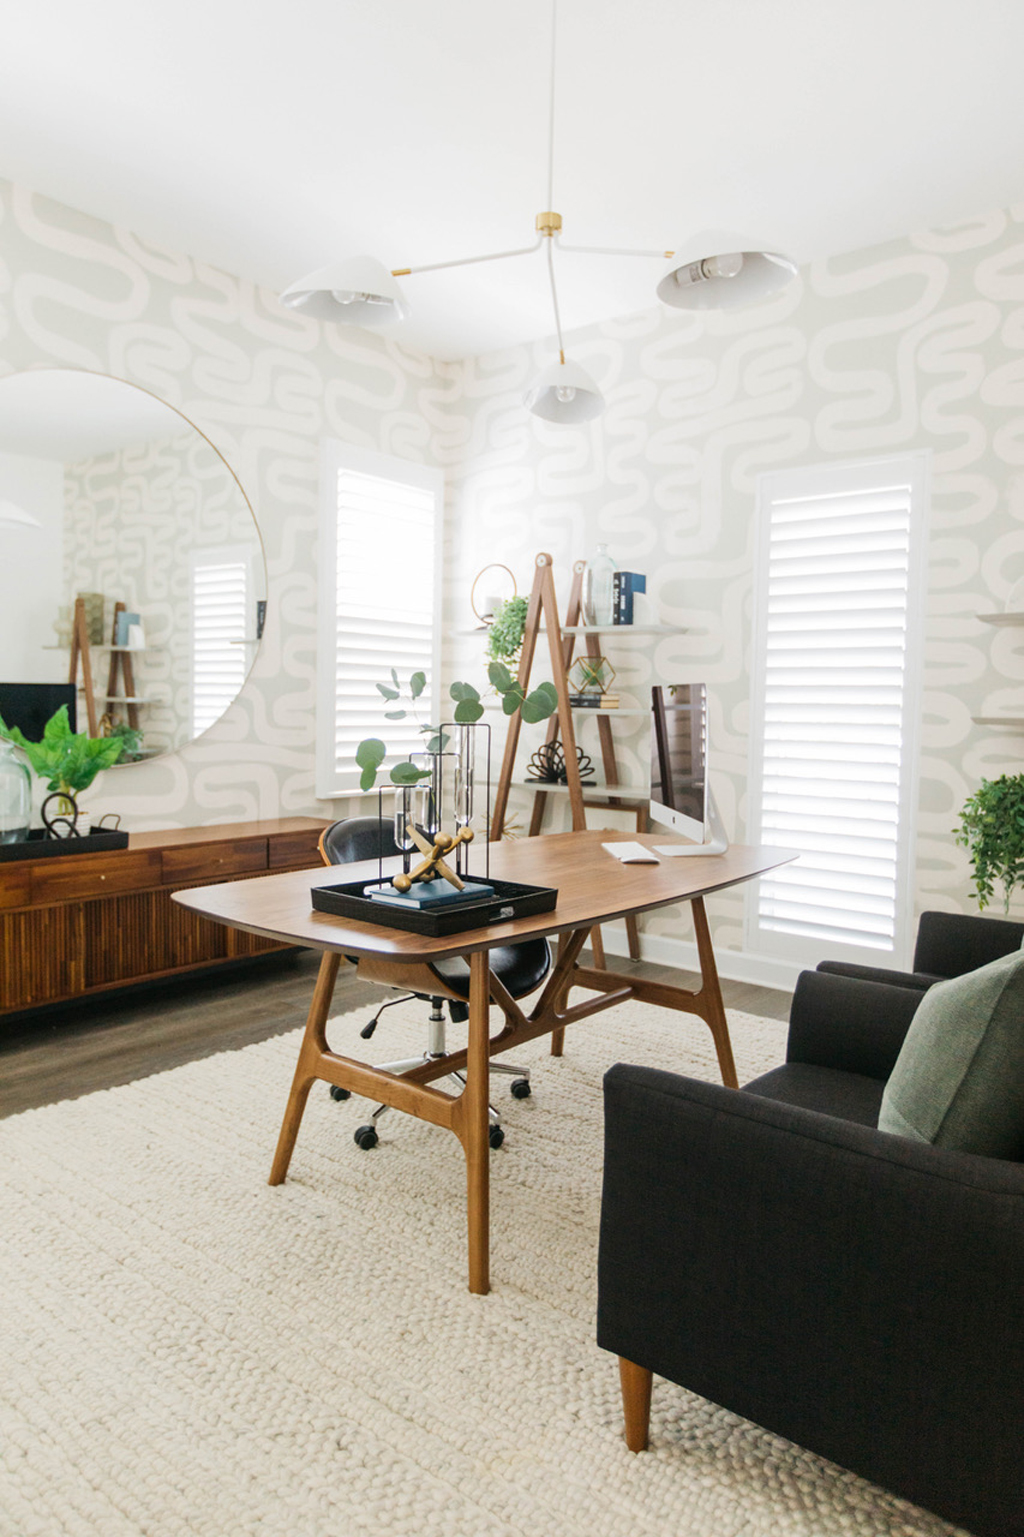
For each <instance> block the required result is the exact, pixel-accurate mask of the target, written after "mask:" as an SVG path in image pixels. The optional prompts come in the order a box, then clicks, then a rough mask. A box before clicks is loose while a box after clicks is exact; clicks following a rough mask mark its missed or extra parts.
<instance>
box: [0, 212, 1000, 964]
mask: <svg viewBox="0 0 1024 1537" xmlns="http://www.w3.org/2000/svg"><path fill="white" fill-rule="evenodd" d="M1022 225H1024V209H1009V210H1004V211H999V212H994V213H991V214H988V215H986V216H984V217H979V218H977V219H975V220H972V221H970V222H967V223H965V224H963V225H962V226H960V227H958V228H956V229H951V230H945V231H941V232H930V233H926V234H920V235H914V236H910V237H908V238H906V239H904V240H900V241H897V242H893V243H891V244H888V245H885V246H881V247H877V248H873V249H870V250H866V251H858V252H854V253H852V254H850V255H847V256H843V257H841V258H837V259H835V260H832V261H829V262H824V263H819V264H813V265H811V266H809V267H805V268H803V269H802V272H801V280H800V281H799V283H797V284H795V285H794V286H793V287H792V288H791V289H790V290H789V291H787V292H785V293H783V294H782V295H779V296H778V297H776V298H775V299H773V300H770V301H768V302H766V303H765V304H763V305H762V306H760V307H759V308H758V309H756V310H754V311H747V312H739V313H730V314H725V315H717V316H710V317H690V316H687V315H685V314H684V313H682V312H669V311H665V310H662V309H660V308H659V309H648V310H644V311H642V312H640V313H638V314H635V315H630V316H626V317H623V318H622V319H620V320H617V321H614V322H611V323H607V324H603V325H599V326H594V327H590V328H588V329H586V330H584V331H581V332H579V333H577V334H576V335H574V336H572V337H571V338H570V339H569V352H570V355H571V356H573V357H575V358H578V360H579V361H580V362H581V363H583V365H584V366H585V367H586V368H588V369H589V370H590V371H591V372H592V373H593V374H594V375H595V376H596V378H597V379H598V381H599V383H600V384H601V387H602V389H603V390H604V392H605V394H606V396H607V399H608V410H607V412H606V414H605V416H604V417H603V418H602V419H601V420H600V421H598V422H596V423H591V424H587V425H586V426H583V427H579V428H569V429H564V428H555V427H553V426H550V425H549V424H546V423H542V422H540V421H537V420H535V419H534V418H531V417H529V416H528V415H527V414H526V413H525V412H524V411H523V410H522V408H521V406H520V404H519V396H520V393H521V391H522V389H523V387H524V386H525V384H526V383H527V381H528V380H529V378H530V377H531V376H532V374H533V373H534V372H535V370H537V369H538V368H539V367H540V366H541V365H542V364H543V363H544V362H546V361H547V360H548V359H549V358H550V356H551V348H550V345H549V344H548V343H543V344H537V345H535V346H530V347H521V348H516V349H512V350H509V351H506V352H502V353H500V354H493V355H488V356H485V357H480V358H474V359H470V360H467V361H466V362H465V363H463V364H444V363H437V362H434V361H432V360H430V359H428V358H426V357H423V356H421V355H418V354H414V353H412V352H407V351H404V350H403V349H402V347H401V345H400V342H399V341H398V340H397V339H396V337H398V336H400V332H399V333H395V337H391V336H386V335H381V334H377V333H372V334H371V333H358V332H355V333H345V332H343V331H341V330H338V329H333V330H332V329H329V328H327V327H323V326H321V325H320V324H319V323H317V322H315V321H311V320H308V319H305V318H303V317H300V316H298V315H295V314H293V313H290V312H288V311H285V310H284V309H282V308H281V306H280V305H279V304H278V303H277V301H276V299H275V297H274V296H273V295H272V294H269V293H267V292H264V291H261V290H259V289H258V288H256V287H255V286H254V285H252V284H251V283H247V282H246V281H245V280H244V279H239V278H234V277H230V276H227V275H226V274H224V273H222V272H219V271H216V270H215V269H213V268H210V267H207V266H204V265H203V264H201V263H198V262H194V261H192V260H190V259H189V258H187V257H185V256H181V255H177V254H175V253H171V252H167V251H163V250H159V249H156V248H154V247H152V246H149V245H147V244H146V243H145V242H144V241H141V240H139V239H138V238H137V237H135V236H134V235H132V234H130V233H129V232H127V231H125V230H121V229H112V228H110V227H109V226H107V225H106V224H104V223H102V222H101V221H98V220H95V219H93V218H91V217H89V216H87V215H84V214H81V213H78V212H74V211H72V210H69V209H67V208H65V207H62V206H61V205H59V204H56V203H53V202H50V201H48V200H47V199H44V198H40V197H37V196H34V195H32V194H31V193H29V192H27V191H24V190H22V189H18V188H11V187H9V186H6V185H4V184H2V183H0V371H3V372H10V371H14V370H17V369H23V368H30V367H34V366H39V365H50V366H53V365H59V366H70V367H81V368H90V369H97V370H100V371H102V372H108V373H111V374H114V375H115V376H117V377H120V378H125V379H129V380H131V381H133V382H136V383H139V384H142V385H144V386H145V387H146V388H148V389H151V390H152V391H154V393H156V394H157V395H159V396H161V397H162V398H163V399H165V400H167V401H169V402H170V403H171V404H172V405H175V406H177V407H178V408H179V409H180V410H181V411H183V412H184V413H185V414H186V415H187V416H188V417H189V418H190V419H191V420H193V421H194V422H195V423H196V424H197V425H198V426H199V427H200V428H201V430H202V431H203V432H205V433H207V434H208V435H209V436H210V438H211V439H212V440H213V441H214V442H215V443H216V445H217V447H218V448H219V449H220V450H221V452H222V453H223V454H224V456H225V458H226V459H227V460H228V462H229V463H230V464H231V466H232V468H233V469H234V470H235V471H236V473H237V474H238V476H239V478H240V480H241V482H242V484H243V486H244V487H245V489H246V491H247V493H248V495H249V497H250V500H251V501H252V503H253V505H254V508H255V511H256V516H257V519H258V522H259V525H260V530H261V533H262V536H263V539H264V544H265V547H266V551H267V559H268V574H269V598H270V609H269V616H270V617H269V620H268V626H267V633H266V637H265V640H264V643H263V645H262V647H261V649H260V653H259V656H258V658H257V661H256V665H255V667H254V669H253V672H252V674H251V675H250V678H249V680H248V683H247V685H246V687H245V689H244V690H243V692H242V694H241V696H240V698H239V700H238V702H237V703H236V704H235V705H234V706H233V707H232V709H231V710H230V711H229V712H228V713H227V715H226V716H225V717H224V718H223V719H222V720H221V721H220V722H219V723H218V724H217V726H216V727H214V728H213V729H211V730H210V731H209V732H208V733H206V735H205V736H204V737H203V738H202V739H201V740H200V741H199V742H197V743H195V744H194V745H193V746H191V747H189V748H187V749H185V750H184V751H182V752H181V753H179V754H173V755H170V756H169V757H167V758H164V759H161V760H158V762H156V763H154V764H150V765H141V766H138V767H129V768H125V769H122V770H115V771H114V772H113V773H112V774H111V775H108V776H106V779H105V780H104V781H102V782H101V785H100V787H99V788H98V790H97V792H96V800H97V801H101V802H102V803H103V807H104V809H105V808H106V806H107V805H108V804H112V803H113V802H114V801H115V800H116V802H117V805H118V808H119V809H121V810H122V811H123V812H124V813H125V815H126V819H127V821H128V823H129V825H131V826H135V827H140V828H141V827H152V826H160V825H174V824H180V823H190V822H210V821H218V820H234V819H241V818H245V817H249V816H264V815H265V816H273V815H278V814H287V813H291V812H307V813H311V812H316V811H322V812H324V813H325V814H329V812H330V810H331V807H330V806H326V805H324V804H323V803H317V802H316V800H315V799H314V796H313V676H314V652H315V634H314V621H315V560H316V551H315V508H316V483H317V449H318V443H319V440H320V438H321V436H322V435H324V434H335V435H337V436H339V437H341V438H343V439H345V440H346V441H349V442H353V443H359V444H363V445H364V446H366V447H370V448H374V449H377V450H379V451H381V452H385V453H393V454H398V455H402V456H404V457H407V458H412V459H416V460H420V461H423V462H426V463H433V464H436V465H439V466H440V467H441V468H443V469H444V470H445V472H446V475H447V476H448V478H449V487H450V492H449V495H450V518H449V525H448V530H447V545H446V571H447V588H446V632H447V645H446V669H447V670H448V672H449V673H453V672H459V673H463V674H465V675H467V676H471V677H474V678H476V677H479V676H481V675H482V673H483V659H482V647H481V645H480V642H479V638H476V639H474V638H473V636H472V634H471V633H470V632H471V630H472V627H473V624H474V623H475V621H474V619H473V616H472V613H471V611H470V608H469V590H470V584H471V582H472V578H473V576H474V575H475V573H476V571H477V570H479V568H480V567H481V566H483V565H485V564H486V563H488V562H489V561H495V560H502V561H505V562H507V563H508V564H509V565H510V566H512V567H513V569H514V570H515V572H516V574H517V577H518V579H519V583H520V587H521V588H522V587H523V586H525V585H527V584H528V582H529V580H530V574H531V570H532V564H533V558H534V555H535V554H536V552H537V551H538V550H549V551H550V552H551V553H552V555H553V556H554V558H555V561H556V563H557V567H558V570H559V573H560V588H561V593H562V597H563V599H564V595H565V591H566V588H567V583H568V574H569V568H570V566H571V562H572V561H573V560H574V559H576V558H579V557H581V556H585V555H587V554H588V553H590V552H591V551H592V550H593V548H594V546H595V544H596V542H597V540H598V539H599V538H603V539H605V540H606V541H607V542H608V544H609V547H610V550H611V553H612V554H613V555H614V556H615V557H616V559H617V561H618V562H619V564H620V565H623V566H626V567H630V568H633V569H637V570H641V571H646V572H647V573H648V575H649V594H650V611H651V613H652V616H656V617H660V618H663V619H664V620H666V621H668V622H671V623H673V624H677V625H678V626H680V630H681V633H680V634H678V635H676V636H670V637H665V638H657V640H656V641H655V642H654V643H650V642H645V641H644V640H643V638H642V637H639V636H635V637H632V638H631V639H630V640H629V641H626V642H625V643H624V644H623V647H622V651H623V657H622V664H621V665H620V662H619V658H618V656H617V657H616V665H617V666H619V677H618V687H619V690H620V692H621V693H622V694H623V696H624V699H625V697H626V696H628V694H629V692H630V691H631V690H633V691H635V692H636V697H638V698H642V697H643V691H644V690H645V689H646V686H647V683H648V681H649V679H651V678H652V677H665V678H674V677H700V676H702V677H704V678H705V679H706V680H707V682H708V684H709V687H710V691H711V695H712V701H713V708H712V719H711V732H712V747H713V751H714V755H715V762H716V765H717V767H718V768H719V770H720V771H721V775H722V777H723V779H724V783H723V791H724V793H723V794H722V795H721V796H720V799H721V800H722V801H723V805H722V810H723V813H724V816H725V819H726V822H727V824H728V826H729V828H730V830H731V831H732V833H733V835H734V836H738V837H742V836H743V833H744V827H745V818H746V772H747V753H748V742H749V701H748V677H749V661H750V658H749V647H750V602H751V585H752V581H751V578H752V556H753V510H754V499H755V487H756V479H757V476H758V475H759V474H760V473H762V472H764V471H766V470H773V469H778V468H779V467H784V466H790V465H800V464H814V463H822V462H826V461H843V460H847V459H852V458H857V457H860V456H868V455H875V454H882V453H892V452H896V451H898V450H902V449H909V448H915V449H926V450H930V452H931V456H932V507H931V512H930V538H929V576H928V619H927V633H926V636H925V694H924V705H923V709H924V721H923V749H922V754H921V762H920V765H919V772H920V809H919V819H918V869H917V892H918V902H919V904H922V905H924V904H928V905H937V906H943V907H948V908H957V907H964V908H970V907H971V906H972V903H971V898H970V896H969V893H968V879H967V864H966V858H965V855H964V852H963V851H962V850H959V849H956V848H955V847H954V845H953V843H952V839H951V836H950V829H951V827H952V825H953V823H954V821H955V817H956V811H957V808H958V807H959V805H960V804H961V802H962V801H963V799H964V796H965V795H966V794H967V793H968V792H969V790H970V789H971V788H972V787H973V786H974V785H975V784H976V783H977V781H978V779H979V778H980V777H981V776H983V775H987V776H991V775H995V774H998V773H999V772H1002V771H1004V770H1007V769H1013V768H1015V767H1016V766H1017V763H1018V759H1019V753H1020V750H1021V738H1020V737H1018V736H1016V735H1014V734H1013V733H1011V732H1008V731H1001V730H994V729H989V728H981V727H977V726H975V725H973V724H972V720H971V717H972V715H975V714H993V713H997V712H999V711H1006V712H1013V711H1016V710H1018V709H1021V710H1022V713H1024V697H1022V694H1021V691H1022V689H1024V652H1022V649H1021V647H1020V646H1019V645H1018V644H1017V643H1015V641H1014V634H1013V632H1012V631H1005V630H995V629H993V628H990V627H986V626H985V625H983V624H981V623H980V622H979V621H978V619H977V617H976V616H977V614H978V613H979V612H984V611H986V610H991V609H994V608H999V607H1002V606H1003V605H1004V603H1005V601H1006V598H1007V596H1008V594H1009V592H1010V590H1011V588H1012V587H1013V586H1014V584H1015V583H1017V582H1018V580H1019V579H1020V578H1022V577H1024V228H1022ZM595 259H596V258H595ZM1022 606H1024V605H1022ZM627 652H628V656H627V655H626V653H627ZM623 724H624V723H623ZM584 729H593V728H592V727H590V728H587V727H585V728H584ZM635 745H636V750H634V749H633V748H631V747H630V744H629V741H628V739H627V742H626V751H625V752H624V754H623V758H624V764H625V768H626V771H627V773H630V774H632V775H634V776H636V777H638V778H640V777H642V776H643V774H644V773H645V770H644V767H643V762H642V756H641V754H640V752H639V749H638V744H635ZM334 804H337V803H334ZM609 820H611V819H609ZM620 820H622V821H625V819H620ZM714 917H715V929H716V938H717V940H718V943H719V945H721V946H726V947H732V948H735V949H738V948H740V946H741V943H742V933H741V901H740V899H739V898H738V897H732V898H730V897H729V896H724V897H722V898H720V899H718V900H717V901H716V904H715V913H714ZM651 923H652V929H653V931H654V932H656V933H657V932H658V931H659V930H660V929H664V930H665V932H674V927H675V925H674V920H673V919H672V918H671V917H667V918H666V917H659V918H656V919H652V920H651Z"/></svg>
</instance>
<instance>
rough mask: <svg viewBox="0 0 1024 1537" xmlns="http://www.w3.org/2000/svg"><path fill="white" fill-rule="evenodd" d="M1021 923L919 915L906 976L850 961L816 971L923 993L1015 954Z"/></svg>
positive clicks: (970, 916)
mask: <svg viewBox="0 0 1024 1537" xmlns="http://www.w3.org/2000/svg"><path fill="white" fill-rule="evenodd" d="M1022 941H1024V923H1015V922H1014V921H1013V920H1012V919H1009V918H983V917H981V916H980V915H975V914H973V913H936V912H927V913H922V914H921V917H920V919H919V920H918V925H917V940H916V943H915V945H914V959H913V962H912V963H911V970H910V971H891V970H889V969H887V968H882V967H880V966H856V965H854V964H853V963H852V962H850V961H822V962H821V964H820V966H819V967H818V970H819V971H827V972H830V973H831V974H832V975H833V976H838V977H863V978H864V979H865V981H869V982H890V983H892V984H894V985H895V986H897V987H916V988H918V989H925V988H929V987H931V985H932V983H933V982H941V981H943V980H944V979H945V978H946V977H959V976H962V975H963V974H964V972H965V971H977V969H978V967H979V966H987V965H988V963H989V961H997V960H999V958H1000V956H1003V955H1009V953H1010V951H1011V950H1019V949H1020V947H1021V942H1022Z"/></svg>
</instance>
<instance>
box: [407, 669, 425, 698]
mask: <svg viewBox="0 0 1024 1537" xmlns="http://www.w3.org/2000/svg"><path fill="white" fill-rule="evenodd" d="M426 686H427V675H426V673H425V672H414V673H413V675H412V677H411V678H410V679H409V693H410V694H411V695H412V697H413V698H414V699H418V698H419V697H420V695H421V694H422V692H423V690H424V689H425V688H426Z"/></svg>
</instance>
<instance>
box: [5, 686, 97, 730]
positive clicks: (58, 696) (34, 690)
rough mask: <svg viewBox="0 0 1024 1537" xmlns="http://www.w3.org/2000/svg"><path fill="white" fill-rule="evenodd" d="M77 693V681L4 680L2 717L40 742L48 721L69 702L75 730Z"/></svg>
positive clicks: (71, 723) (71, 722)
mask: <svg viewBox="0 0 1024 1537" xmlns="http://www.w3.org/2000/svg"><path fill="white" fill-rule="evenodd" d="M76 695H77V690H76V689H75V685H74V684H73V683H0V719H2V720H3V722H4V725H5V726H17V727H18V729H19V731H21V733H22V735H23V736H26V737H27V738H28V740H29V741H30V742H38V741H40V739H41V738H42V735H43V731H44V730H45V728H46V722H47V721H48V720H49V719H50V717H51V716H53V715H56V713H57V711H58V710H59V709H60V707H61V705H62V704H66V705H67V707H68V721H69V723H70V726H71V729H72V731H75V730H77V729H78V728H77V723H76V712H75V703H76Z"/></svg>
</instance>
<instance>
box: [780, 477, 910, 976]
mask: <svg viewBox="0 0 1024 1537" xmlns="http://www.w3.org/2000/svg"><path fill="white" fill-rule="evenodd" d="M801 473H803V472H798V471H795V472H792V475H791V476H789V477H788V484H789V486H790V487H791V488H792V487H793V486H794V484H795V483H796V481H797V477H798V476H799V475H800V474H801ZM833 473H834V485H833V488H832V489H829V488H828V483H827V482H828V477H827V475H826V472H821V471H814V472H806V474H807V476H808V479H807V480H806V481H805V484H808V485H809V484H810V483H811V479H812V478H813V482H814V485H815V489H814V491H813V493H811V492H808V493H807V494H802V495H801V494H796V495H794V494H792V491H790V493H789V494H786V493H785V491H784V489H783V490H780V484H781V482H782V480H783V477H777V478H775V479H774V480H773V482H772V485H773V490H772V492H771V494H770V495H769V497H768V498H767V506H766V508H765V513H766V523H765V529H764V535H765V542H764V545H763V551H764V557H763V558H764V562H765V564H764V567H763V570H764V571H765V576H764V578H763V587H762V595H763V596H762V603H761V612H760V615H759V621H760V634H759V644H760V646H761V648H762V649H761V656H762V664H763V670H762V673H761V679H760V683H761V699H760V700H759V701H756V702H755V707H757V708H759V711H760V718H761V720H762V722H763V726H762V737H761V779H760V784H759V785H757V786H756V787H755V793H756V795H757V796H758V811H759V817H758V822H759V825H758V836H759V837H760V839H761V841H762V842H765V843H769V844H772V843H774V844H779V845H781V846H783V847H788V848H796V849H799V850H800V851H801V856H802V857H801V858H800V859H799V860H797V861H795V862H794V863H793V864H791V865H787V866H784V867H782V868H781V869H779V870H777V871H774V872H772V873H771V875H769V876H765V877H763V878H762V880H761V881H760V883H759V892H758V897H757V911H756V920H755V929H756V932H758V933H760V934H765V935H771V934H775V935H779V936H783V937H784V938H785V940H786V941H787V943H792V942H794V941H796V940H797V939H800V938H803V939H806V940H808V941H809V942H815V943H817V944H819V945H821V944H824V945H825V946H826V947H827V945H828V944H829V943H835V944H841V945H844V946H854V947H857V948H862V949H868V950H874V951H878V950H882V951H884V950H891V949H892V948H893V944H894V935H895V929H896V922H897V911H896V909H897V900H896V894H897V891H898V889H899V880H898V876H899V868H900V867H899V857H900V833H901V805H902V798H903V793H904V781H905V777H906V772H907V764H906V761H905V755H904V753H903V751H902V743H903V735H904V714H905V705H906V686H907V685H906V663H907V647H908V617H909V611H910V578H911V571H910V551H911V541H912V534H913V510H914V509H913V477H912V476H909V475H908V476H907V477H906V479H905V480H904V478H903V477H902V476H900V475H897V476H895V477H893V478H892V480H891V481H883V483H880V484H878V485H876V486H875V487H873V488H871V487H868V488H867V489H857V487H856V485H855V484H853V482H854V481H855V480H856V479H858V478H859V479H860V480H861V482H862V483H863V484H866V477H867V470H866V469H865V470H863V471H861V470H858V472H857V474H856V475H853V474H848V475H847V476H846V483H845V484H844V474H843V471H842V470H837V471H835V472H833ZM885 473H886V472H885V469H884V467H883V466H881V465H880V466H879V474H880V475H881V476H883V477H884V475H885ZM786 953H792V952H789V951H787V952H786ZM826 953H827V948H826Z"/></svg>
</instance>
